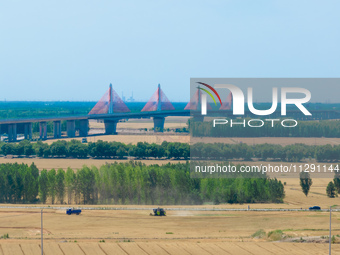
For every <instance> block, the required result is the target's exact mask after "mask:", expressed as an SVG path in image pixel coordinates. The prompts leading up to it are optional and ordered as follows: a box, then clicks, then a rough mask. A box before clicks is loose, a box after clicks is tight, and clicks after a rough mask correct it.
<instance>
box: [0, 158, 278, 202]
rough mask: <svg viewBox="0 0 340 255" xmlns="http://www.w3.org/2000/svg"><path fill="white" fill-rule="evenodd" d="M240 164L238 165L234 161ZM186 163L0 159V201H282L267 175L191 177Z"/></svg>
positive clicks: (275, 186) (276, 186)
mask: <svg viewBox="0 0 340 255" xmlns="http://www.w3.org/2000/svg"><path fill="white" fill-rule="evenodd" d="M238 167H239V166H238ZM189 168H190V164H189V163H188V162H187V163H185V164H181V163H178V164H166V165H162V166H159V165H151V166H146V165H144V164H142V163H141V162H134V161H130V162H129V163H114V164H106V165H103V166H102V167H100V168H99V169H98V168H96V167H91V168H89V167H87V166H84V167H83V168H81V169H79V170H78V171H76V172H75V171H74V170H73V169H71V168H68V169H67V171H66V172H65V171H64V170H63V169H58V170H55V169H52V170H50V171H47V170H42V171H41V172H40V173H39V170H38V168H37V167H36V166H35V165H34V164H32V165H31V166H27V165H24V164H20V165H19V164H17V163H15V164H0V202H1V203H4V202H5V203H52V204H56V203H58V204H65V203H69V204H70V203H76V204H123V205H124V204H152V205H155V204H160V205H165V204H167V205H169V204H173V205H181V204H203V203H205V202H210V203H211V202H213V203H215V204H218V203H256V202H282V201H283V198H284V195H285V193H284V186H283V184H282V183H281V182H280V181H278V180H276V179H268V178H234V179H231V178H228V179H223V178H220V179H195V178H190V170H189Z"/></svg>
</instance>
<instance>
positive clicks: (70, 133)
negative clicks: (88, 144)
mask: <svg viewBox="0 0 340 255" xmlns="http://www.w3.org/2000/svg"><path fill="white" fill-rule="evenodd" d="M75 136H76V121H75V120H68V121H67V137H75Z"/></svg>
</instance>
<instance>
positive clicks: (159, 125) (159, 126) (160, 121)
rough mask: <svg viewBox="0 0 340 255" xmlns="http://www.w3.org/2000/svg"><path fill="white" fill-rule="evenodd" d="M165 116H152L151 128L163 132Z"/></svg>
mask: <svg viewBox="0 0 340 255" xmlns="http://www.w3.org/2000/svg"><path fill="white" fill-rule="evenodd" d="M164 121H165V117H153V129H154V131H155V132H163V130H164Z"/></svg>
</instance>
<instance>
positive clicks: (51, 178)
mask: <svg viewBox="0 0 340 255" xmlns="http://www.w3.org/2000/svg"><path fill="white" fill-rule="evenodd" d="M47 177H48V187H49V190H48V193H49V195H50V196H51V200H52V205H53V204H54V200H55V193H56V184H57V182H56V171H55V169H51V170H50V171H49V172H48V174H47Z"/></svg>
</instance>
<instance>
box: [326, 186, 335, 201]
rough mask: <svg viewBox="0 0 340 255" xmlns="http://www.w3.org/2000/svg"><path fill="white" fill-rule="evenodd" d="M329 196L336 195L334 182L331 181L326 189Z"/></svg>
mask: <svg viewBox="0 0 340 255" xmlns="http://www.w3.org/2000/svg"><path fill="white" fill-rule="evenodd" d="M326 193H327V196H328V197H330V198H334V197H335V195H336V190H335V186H334V183H333V182H329V183H328V185H327V189H326Z"/></svg>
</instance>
